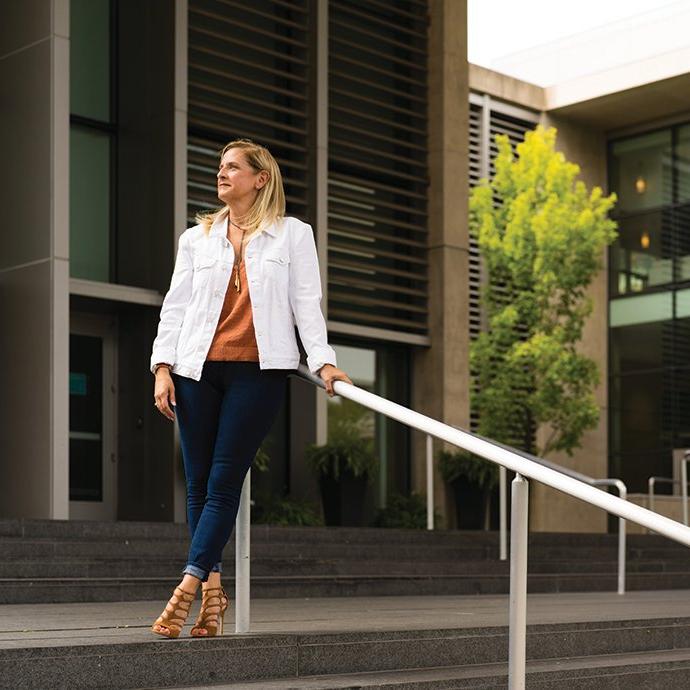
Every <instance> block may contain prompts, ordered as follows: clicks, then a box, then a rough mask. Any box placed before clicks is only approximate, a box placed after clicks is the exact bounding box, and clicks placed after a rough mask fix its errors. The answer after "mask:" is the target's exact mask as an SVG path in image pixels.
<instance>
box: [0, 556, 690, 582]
mask: <svg viewBox="0 0 690 690" xmlns="http://www.w3.org/2000/svg"><path fill="white" fill-rule="evenodd" d="M184 564H185V559H184V557H181V556H178V557H177V558H165V557H156V558H141V557H132V558H129V557H119V558H107V557H98V558H88V557H74V558H69V559H64V558H63V559H59V558H57V557H55V558H53V559H42V560H41V559H35V558H31V559H9V558H8V559H6V560H4V561H0V578H10V579H18V578H23V579H32V578H35V577H36V576H37V575H40V577H42V578H65V577H68V578H74V577H77V578H78V577H82V578H84V577H119V578H123V577H162V578H167V577H170V576H171V575H173V574H174V573H178V572H180V571H181V570H182V568H183V567H184ZM233 568H234V561H233V560H232V558H231V559H230V560H229V561H227V560H226V562H225V569H226V572H230V573H232V571H233ZM509 569H510V564H509V562H508V561H494V560H480V561H469V560H455V561H433V560H421V561H405V560H379V559H376V560H360V559H355V560H335V559H317V558H282V559H281V558H264V557H252V559H251V572H252V575H253V576H255V577H257V576H271V575H274V576H278V575H279V576H313V575H359V576H362V575H380V574H381V573H387V574H389V575H392V574H395V575H402V576H413V575H423V576H427V577H438V576H442V575H443V576H447V575H497V574H500V575H506V574H508V573H509ZM626 569H627V572H628V573H629V574H634V573H679V572H686V571H690V564H688V565H685V566H684V567H683V566H681V565H679V564H678V563H676V562H674V561H634V560H632V561H628V563H627V564H626ZM528 571H529V573H531V574H535V575H536V574H542V575H546V574H564V573H568V574H576V573H587V574H592V573H599V574H608V575H610V574H614V573H617V572H618V562H617V561H614V560H609V561H588V560H581V561H576V560H564V561H555V560H544V561H536V560H533V559H531V560H530V561H529V563H528Z"/></svg>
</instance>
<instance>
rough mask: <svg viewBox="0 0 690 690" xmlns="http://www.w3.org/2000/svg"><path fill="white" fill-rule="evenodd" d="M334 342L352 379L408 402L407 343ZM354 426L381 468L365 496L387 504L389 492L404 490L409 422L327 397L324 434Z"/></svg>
mask: <svg viewBox="0 0 690 690" xmlns="http://www.w3.org/2000/svg"><path fill="white" fill-rule="evenodd" d="M333 348H334V349H335V351H336V356H337V358H338V367H339V368H340V369H342V370H343V371H345V372H346V373H347V375H348V376H349V377H350V378H351V379H352V382H353V384H354V385H356V386H358V387H360V388H363V389H365V390H367V391H370V392H372V393H375V394H376V395H380V396H382V397H384V398H387V399H388V400H392V401H393V402H397V403H399V404H401V405H406V406H409V404H410V400H409V396H410V391H409V352H408V350H407V349H406V348H404V347H400V346H394V345H385V346H384V345H379V346H374V347H372V348H366V347H358V346H356V345H345V344H333ZM353 429H354V430H355V432H356V434H357V435H358V436H359V437H362V438H367V439H370V440H371V443H372V448H373V450H374V453H375V454H376V456H377V457H378V460H379V474H378V476H377V477H376V478H375V483H374V485H372V488H371V492H370V494H369V496H368V500H369V501H371V503H370V506H371V507H372V509H373V508H383V507H385V506H386V505H387V501H388V497H389V496H390V495H391V494H392V493H400V494H405V495H408V494H409V491H410V467H409V436H410V432H409V429H408V427H406V426H405V425H403V424H400V423H398V422H396V421H395V420H390V419H388V418H387V417H385V415H382V414H379V413H376V412H374V411H372V410H370V409H369V408H367V407H364V406H363V405H360V404H358V403H355V402H353V401H352V400H348V399H346V398H341V397H340V396H334V397H333V398H330V397H329V398H328V440H329V441H331V440H333V439H334V438H336V437H337V435H338V434H340V433H343V432H344V433H348V432H349V431H351V430H353ZM372 517H373V514H372Z"/></svg>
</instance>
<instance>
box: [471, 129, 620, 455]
mask: <svg viewBox="0 0 690 690" xmlns="http://www.w3.org/2000/svg"><path fill="white" fill-rule="evenodd" d="M555 142H556V129H555V128H553V127H552V128H549V129H545V128H544V127H543V126H542V125H539V126H538V127H537V128H536V130H534V131H532V132H527V134H526V136H525V140H524V142H522V143H520V144H518V146H517V158H515V157H514V156H513V152H512V149H511V146H510V141H509V139H508V137H507V136H506V135H497V136H496V145H497V148H498V154H497V156H496V159H495V175H494V177H493V179H492V180H491V181H487V180H486V179H485V178H483V179H482V180H481V181H480V184H479V185H478V186H476V187H475V188H474V189H473V190H472V194H471V196H470V205H469V210H470V214H469V215H470V232H471V233H472V234H473V235H474V236H475V237H476V238H477V241H478V244H479V249H480V254H481V257H482V260H483V262H484V265H485V267H486V271H487V273H488V281H487V285H485V288H484V291H483V294H482V304H483V307H484V309H485V313H486V318H487V326H488V328H487V329H486V330H485V331H483V332H482V333H481V334H480V336H479V337H478V338H477V339H476V340H475V341H474V342H473V343H472V346H471V350H470V363H471V370H472V372H473V375H474V377H475V383H476V385H475V387H474V391H473V396H472V406H473V409H474V410H476V411H477V412H478V413H479V420H480V422H479V424H480V427H479V433H480V434H482V435H484V436H488V437H490V438H494V439H496V440H498V441H502V442H504V443H513V444H517V445H519V446H521V447H522V448H523V449H524V450H527V451H529V452H533V453H537V454H540V455H542V456H545V455H547V454H548V453H550V452H552V451H558V450H564V451H566V452H567V453H568V454H571V455H572V452H573V449H574V448H576V447H578V446H579V444H580V439H581V437H582V434H583V433H584V431H585V430H587V429H590V428H592V427H594V426H596V424H597V421H598V417H599V411H598V407H597V404H596V402H595V399H594V389H595V387H596V386H597V384H598V382H599V372H598V370H597V366H596V363H595V362H594V361H593V360H591V359H589V358H587V357H585V356H583V355H582V354H580V353H578V352H577V349H576V348H577V344H578V343H579V342H580V341H581V339H582V332H583V327H584V324H585V321H586V319H587V317H588V316H589V315H590V314H591V312H592V302H591V299H590V298H589V297H588V296H587V294H586V291H587V286H588V285H589V284H590V283H591V281H592V279H593V278H594V276H595V275H596V273H597V272H598V271H599V270H600V269H601V261H602V257H603V255H604V249H605V248H606V247H607V246H608V245H609V244H610V243H611V242H613V241H614V240H615V238H616V235H617V233H616V227H617V224H616V222H615V221H614V220H612V219H610V218H609V217H608V213H609V211H610V210H611V208H612V207H613V205H614V203H615V201H616V195H615V194H611V195H610V196H608V197H604V196H603V192H602V190H601V188H600V187H597V186H595V187H593V188H592V190H591V192H588V191H587V189H586V186H585V184H584V182H582V181H581V180H576V177H577V176H578V175H579V173H580V167H579V166H578V165H577V164H574V163H571V162H568V161H567V160H566V158H565V156H564V155H563V154H562V153H560V152H557V151H555ZM541 425H546V427H547V429H548V434H547V438H546V440H545V442H544V445H543V446H542V447H540V448H536V447H533V441H532V439H533V430H534V429H535V428H536V427H538V426H541Z"/></svg>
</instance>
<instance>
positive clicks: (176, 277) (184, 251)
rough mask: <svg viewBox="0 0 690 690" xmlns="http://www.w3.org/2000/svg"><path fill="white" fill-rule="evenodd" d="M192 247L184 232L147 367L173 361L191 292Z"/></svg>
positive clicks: (187, 235)
mask: <svg viewBox="0 0 690 690" xmlns="http://www.w3.org/2000/svg"><path fill="white" fill-rule="evenodd" d="M193 272H194V271H193V260H192V250H191V247H190V245H189V234H188V233H187V232H183V233H182V235H180V239H179V242H178V247H177V258H176V259H175V268H174V269H173V274H172V278H171V280H170V288H169V289H168V292H167V294H166V295H165V298H164V299H163V304H162V306H161V312H160V321H159V323H158V334H157V335H156V338H155V340H154V341H153V351H152V352H151V362H150V367H149V368H150V370H151V373H153V368H154V366H155V365H156V364H158V363H159V362H167V363H168V364H171V365H172V364H174V363H175V361H176V353H177V341H178V339H179V337H180V330H181V328H182V321H183V319H184V312H185V308H186V307H187V304H188V303H189V300H190V298H191V295H192V274H193Z"/></svg>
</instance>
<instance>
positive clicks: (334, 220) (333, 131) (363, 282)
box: [328, 0, 428, 334]
mask: <svg viewBox="0 0 690 690" xmlns="http://www.w3.org/2000/svg"><path fill="white" fill-rule="evenodd" d="M329 17H330V21H329V23H330V28H329V77H328V78H329V109H328V117H329V139H328V146H329V157H328V168H329V169H328V172H329V178H328V208H329V212H328V262H329V278H328V297H329V299H328V314H329V318H330V319H332V320H336V321H343V322H347V323H353V324H355V323H356V324H362V325H365V326H375V327H379V328H384V329H387V330H389V331H394V332H401V333H403V332H404V333H416V334H426V332H427V253H426V248H427V185H428V171H427V102H428V97H427V25H428V10H427V5H426V2H419V1H416V0H398V1H397V2H395V3H392V2H388V1H383V0H378V1H374V0H346V1H345V0H331V2H330V4H329Z"/></svg>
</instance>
